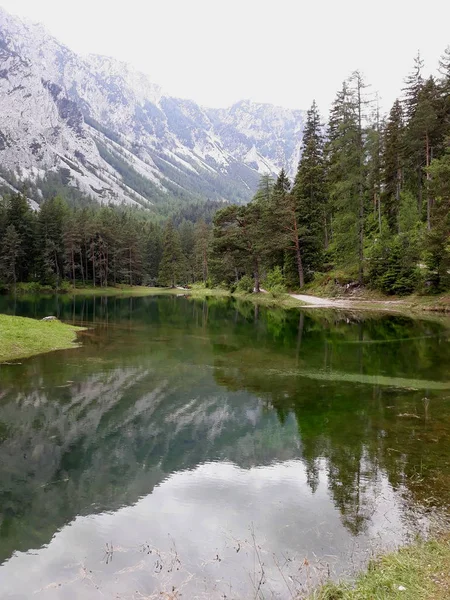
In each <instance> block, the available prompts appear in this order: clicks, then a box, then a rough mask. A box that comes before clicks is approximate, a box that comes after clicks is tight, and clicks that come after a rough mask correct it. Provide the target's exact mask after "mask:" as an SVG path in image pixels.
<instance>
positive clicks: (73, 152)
mask: <svg viewBox="0 0 450 600" xmlns="http://www.w3.org/2000/svg"><path fill="white" fill-rule="evenodd" d="M0 111H1V120H0V169H1V170H0V185H1V184H3V188H5V187H6V188H7V187H11V186H12V187H13V188H17V187H20V186H21V185H23V183H24V182H25V183H26V184H27V185H28V188H29V189H30V195H31V196H32V197H33V198H34V199H35V200H36V201H38V202H39V200H40V199H41V198H42V197H45V196H48V195H52V194H54V193H55V192H57V191H60V190H64V193H66V194H68V195H69V196H71V197H76V196H81V195H84V196H90V197H92V198H94V199H96V200H98V201H107V202H114V203H122V202H127V203H138V204H141V205H143V206H147V207H148V206H150V205H151V204H156V205H157V204H161V205H164V204H165V203H169V202H173V201H177V202H180V201H192V200H195V199H199V198H203V199H206V198H209V199H212V200H231V201H238V202H245V201H247V200H249V199H250V198H251V196H252V195H253V194H254V192H255V189H256V186H257V183H258V180H259V177H260V175H261V174H265V173H270V174H273V175H276V174H277V173H278V172H279V170H280V169H281V167H284V168H285V169H286V170H287V171H288V173H289V174H290V175H291V176H293V174H294V173H295V169H296V166H297V163H298V160H299V156H300V144H301V136H302V130H303V122H304V112H303V111H301V110H288V109H284V108H280V107H275V106H271V105H268V104H257V103H254V102H250V101H241V102H238V103H237V104H235V105H233V106H232V107H231V108H228V109H207V108H203V107H201V106H199V105H198V104H196V103H195V102H193V101H191V100H183V99H180V98H173V97H170V96H167V95H165V94H164V93H163V91H162V90H161V88H160V87H159V86H157V85H155V84H154V83H152V82H151V81H150V80H149V78H148V77H147V76H146V75H144V74H142V73H139V72H137V71H135V70H134V69H133V68H132V67H130V66H129V65H127V64H125V63H123V62H120V61H117V60H115V59H113V58H108V57H104V56H97V55H90V56H88V57H81V56H79V55H77V54H75V53H74V52H72V51H71V50H70V49H69V48H67V47H66V46H64V45H63V44H61V43H60V42H58V41H57V40H56V39H55V38H53V37H52V36H51V35H49V34H48V32H47V31H46V30H45V29H44V27H42V26H41V25H37V24H32V23H29V22H27V21H23V20H21V19H19V18H16V17H13V16H11V15H9V14H8V13H7V12H5V11H4V10H3V9H1V8H0Z"/></svg>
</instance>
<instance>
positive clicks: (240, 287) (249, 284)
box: [236, 275, 255, 294]
mask: <svg viewBox="0 0 450 600" xmlns="http://www.w3.org/2000/svg"><path fill="white" fill-rule="evenodd" d="M254 287H255V284H254V281H253V278H252V277H250V276H249V275H244V276H243V277H241V278H240V279H239V281H238V283H237V285H236V291H237V292H245V293H247V294H251V293H252V292H253V288H254Z"/></svg>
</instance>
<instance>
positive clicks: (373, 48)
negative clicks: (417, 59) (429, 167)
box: [0, 0, 450, 112]
mask: <svg viewBox="0 0 450 600" xmlns="http://www.w3.org/2000/svg"><path fill="white" fill-rule="evenodd" d="M0 6H3V8H5V9H6V10H8V11H10V12H11V13H13V14H17V15H19V16H22V17H28V18H29V19H31V20H33V21H39V22H41V23H43V24H44V25H45V26H46V27H47V28H48V29H49V31H50V32H51V33H52V34H53V35H55V36H56V37H57V38H58V39H60V40H61V41H62V42H64V43H65V44H67V45H68V46H69V47H71V48H72V49H74V50H76V51H77V52H80V53H82V54H87V53H90V52H93V53H98V54H106V55H110V56H114V57H115V58H118V59H121V60H125V61H127V62H129V63H131V64H132V65H134V66H135V67H137V68H138V69H140V70H142V71H144V72H145V73H148V74H149V75H150V77H151V79H152V81H154V82H155V83H158V84H160V85H161V86H162V87H163V89H164V91H165V92H166V93H168V94H170V95H174V96H180V97H184V98H192V99H193V100H196V101H197V102H199V103H200V104H203V105H205V106H217V107H219V106H228V105H230V104H231V103H233V102H235V101H237V100H240V99H242V98H250V99H252V100H255V101H258V102H270V103H273V104H279V105H282V106H286V107H291V108H308V107H309V105H310V104H311V101H312V99H313V98H316V100H317V101H318V102H319V105H320V107H321V109H322V111H323V112H325V111H327V110H328V106H329V104H330V102H331V101H332V99H333V97H334V95H335V92H336V90H337V89H338V88H339V87H340V84H341V82H342V80H343V79H344V78H345V77H346V76H347V75H348V74H349V73H350V72H351V71H353V70H355V69H360V70H361V71H362V72H363V73H364V75H365V76H366V79H367V81H368V83H370V84H371V86H372V90H378V91H379V92H380V94H381V97H382V105H383V108H389V107H390V105H391V103H392V102H393V100H394V99H395V97H396V96H397V95H398V94H399V92H400V89H401V87H402V81H403V78H404V77H405V75H406V74H407V73H408V71H409V70H410V69H411V67H412V63H413V58H414V56H415V55H416V53H417V50H418V49H419V48H420V51H421V53H422V56H423V58H424V60H425V63H426V67H427V69H426V71H427V72H434V71H435V70H436V66H437V61H438V58H439V56H440V55H441V54H442V53H443V51H444V49H445V47H446V46H447V45H448V44H450V25H449V23H450V1H446V0H427V1H426V2H425V1H424V0H422V1H421V2H420V4H419V2H418V1H417V0H408V1H407V0H375V1H373V2H367V0H366V1H365V2H364V1H363V0H309V1H308V2H305V1H303V0H276V1H274V0H146V1H145V0H127V1H126V2H124V1H122V0H116V1H114V0H76V1H75V2H71V3H67V2H62V1H61V0H0Z"/></svg>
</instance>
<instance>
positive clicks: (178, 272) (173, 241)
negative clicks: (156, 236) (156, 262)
mask: <svg viewBox="0 0 450 600" xmlns="http://www.w3.org/2000/svg"><path fill="white" fill-rule="evenodd" d="M184 275H185V258H184V256H183V253H182V250H181V243H180V236H179V234H178V231H177V230H176V229H175V227H174V225H173V222H172V221H171V220H170V221H168V223H167V226H166V229H165V232H164V241H163V254H162V258H161V263H160V266H159V273H158V280H159V282H160V283H161V284H162V285H166V286H170V287H172V288H174V287H176V285H177V284H178V283H180V281H181V280H182V279H184Z"/></svg>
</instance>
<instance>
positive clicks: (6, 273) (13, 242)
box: [0, 225, 23, 288]
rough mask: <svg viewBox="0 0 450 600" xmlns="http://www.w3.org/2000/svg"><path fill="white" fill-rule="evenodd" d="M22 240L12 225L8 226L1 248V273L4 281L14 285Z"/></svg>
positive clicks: (17, 272)
mask: <svg viewBox="0 0 450 600" xmlns="http://www.w3.org/2000/svg"><path fill="white" fill-rule="evenodd" d="M22 251H23V250H22V240H21V239H20V235H19V234H18V233H17V231H16V228H15V227H14V225H8V227H7V228H6V232H5V235H4V236H3V243H2V247H1V263H0V267H1V273H2V277H3V278H4V279H5V281H7V282H9V283H13V284H14V288H15V286H16V284H17V281H18V276H19V268H20V264H21V263H20V260H21V258H22V256H21V255H22Z"/></svg>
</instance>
